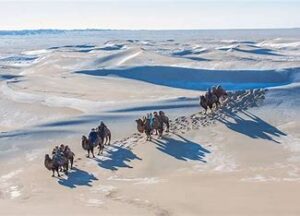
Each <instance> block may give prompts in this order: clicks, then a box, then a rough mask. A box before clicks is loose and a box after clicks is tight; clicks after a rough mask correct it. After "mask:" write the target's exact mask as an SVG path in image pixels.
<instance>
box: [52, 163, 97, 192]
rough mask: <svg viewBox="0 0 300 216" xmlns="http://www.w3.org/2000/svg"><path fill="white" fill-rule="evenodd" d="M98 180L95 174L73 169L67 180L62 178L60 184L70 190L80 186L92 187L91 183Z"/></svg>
mask: <svg viewBox="0 0 300 216" xmlns="http://www.w3.org/2000/svg"><path fill="white" fill-rule="evenodd" d="M97 180H98V179H97V178H96V177H95V176H94V175H93V174H91V173H88V172H86V171H83V170H81V169H78V168H75V167H73V169H72V170H71V171H70V172H69V174H68V175H67V178H66V179H64V178H60V179H59V180H58V183H59V184H60V185H63V186H66V187H69V188H76V187H78V186H89V187H91V186H92V185H91V183H92V182H93V181H97Z"/></svg>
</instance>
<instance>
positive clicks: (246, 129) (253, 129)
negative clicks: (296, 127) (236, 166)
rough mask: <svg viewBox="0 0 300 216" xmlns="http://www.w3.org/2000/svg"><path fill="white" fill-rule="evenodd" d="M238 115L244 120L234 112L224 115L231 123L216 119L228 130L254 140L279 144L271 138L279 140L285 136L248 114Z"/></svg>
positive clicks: (243, 112) (223, 119) (242, 112)
mask: <svg viewBox="0 0 300 216" xmlns="http://www.w3.org/2000/svg"><path fill="white" fill-rule="evenodd" d="M240 113H241V114H244V115H245V117H246V118H243V117H241V115H238V114H236V113H234V112H229V111H227V112H226V113H225V114H226V116H227V117H229V118H231V119H232V121H229V120H228V118H217V120H218V121H220V122H222V123H223V124H225V125H226V126H227V127H228V128H229V129H231V130H233V131H236V132H238V133H241V134H244V135H246V136H248V137H251V138H254V139H265V140H270V141H273V142H275V143H278V144H280V142H279V141H277V140H275V139H274V138H273V137H272V136H275V137H278V138H279V137H280V136H286V135H287V134H286V133H284V132H282V131H281V130H279V129H278V128H276V127H274V126H273V125H271V124H269V123H267V122H266V121H264V120H263V119H261V118H259V117H258V116H256V115H254V114H252V113H250V112H247V111H240Z"/></svg>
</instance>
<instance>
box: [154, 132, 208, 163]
mask: <svg viewBox="0 0 300 216" xmlns="http://www.w3.org/2000/svg"><path fill="white" fill-rule="evenodd" d="M177 136H178V138H179V139H174V138H170V137H167V138H164V140H163V141H161V140H156V141H154V143H155V144H156V145H157V147H156V148H157V149H158V150H160V151H162V152H164V153H166V154H168V155H170V156H172V157H174V158H176V159H178V160H183V161H188V160H194V161H202V162H203V163H206V161H205V160H204V159H203V158H204V157H205V156H206V154H209V153H211V152H210V151H209V150H207V149H205V148H204V147H203V146H201V145H200V144H198V143H195V142H192V141H190V140H187V139H186V138H184V137H182V136H180V135H177Z"/></svg>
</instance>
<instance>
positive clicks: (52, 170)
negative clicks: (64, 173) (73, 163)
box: [52, 169, 55, 177]
mask: <svg viewBox="0 0 300 216" xmlns="http://www.w3.org/2000/svg"><path fill="white" fill-rule="evenodd" d="M54 171H55V170H54V169H52V177H55V175H54Z"/></svg>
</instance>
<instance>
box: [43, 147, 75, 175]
mask: <svg viewBox="0 0 300 216" xmlns="http://www.w3.org/2000/svg"><path fill="white" fill-rule="evenodd" d="M74 157H75V154H74V153H73V152H72V151H71V149H70V147H69V146H67V145H66V146H65V145H63V144H61V145H60V146H59V147H58V146H55V148H54V149H53V150H52V158H50V156H49V154H46V155H45V161H44V164H45V167H46V168H47V169H48V170H51V171H52V177H54V176H55V171H56V172H57V176H58V177H60V174H59V172H64V173H65V174H66V175H67V174H68V171H69V164H70V168H71V169H72V167H73V162H74Z"/></svg>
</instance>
